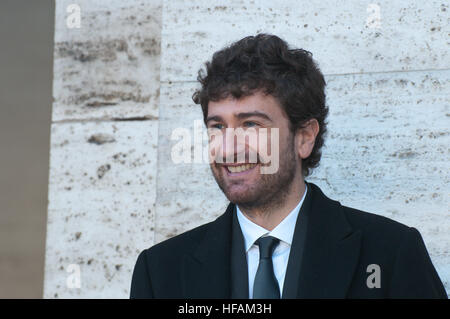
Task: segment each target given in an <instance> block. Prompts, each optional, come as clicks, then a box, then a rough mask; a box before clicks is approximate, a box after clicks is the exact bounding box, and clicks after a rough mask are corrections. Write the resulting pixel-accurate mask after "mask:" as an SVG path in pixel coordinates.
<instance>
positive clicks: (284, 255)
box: [236, 185, 308, 299]
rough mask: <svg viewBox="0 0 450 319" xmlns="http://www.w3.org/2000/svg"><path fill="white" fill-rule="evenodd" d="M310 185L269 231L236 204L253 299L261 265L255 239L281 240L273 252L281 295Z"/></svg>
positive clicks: (251, 297) (249, 288)
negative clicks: (271, 237)
mask: <svg viewBox="0 0 450 319" xmlns="http://www.w3.org/2000/svg"><path fill="white" fill-rule="evenodd" d="M307 190H308V187H307V186H306V185H305V193H304V194H303V197H302V199H301V200H300V202H299V203H298V205H297V206H296V207H295V208H294V209H293V210H292V211H291V212H290V213H289V215H287V216H286V217H285V218H284V219H283V220H282V221H281V223H279V224H278V225H277V226H276V227H275V228H274V229H273V230H272V231H269V230H267V229H265V228H263V227H261V226H259V225H257V224H255V223H254V222H252V221H251V220H250V219H248V218H247V217H246V216H245V215H244V214H243V213H242V212H241V210H240V209H239V206H237V205H236V211H237V217H238V221H239V225H240V227H241V230H242V234H243V235H244V243H245V252H246V256H247V265H248V292H249V298H250V299H253V283H254V282H255V275H256V271H257V270H258V265H259V248H258V246H257V245H255V241H256V240H257V239H258V238H259V237H261V236H273V237H275V238H278V239H279V240H280V242H279V244H278V246H277V247H276V248H275V250H274V252H273V254H272V262H273V271H274V273H275V277H276V279H277V281H278V286H279V287H280V296H281V294H282V293H283V284H284V277H285V276H286V268H287V263H288V260H289V253H290V251H291V245H292V238H293V237H294V230H295V224H296V222H297V216H298V213H299V211H300V208H301V206H302V204H303V200H304V199H305V196H306V192H307Z"/></svg>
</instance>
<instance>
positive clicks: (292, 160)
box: [211, 134, 299, 211]
mask: <svg viewBox="0 0 450 319" xmlns="http://www.w3.org/2000/svg"><path fill="white" fill-rule="evenodd" d="M286 148H287V149H286V150H285V151H283V150H280V154H284V155H285V156H280V158H279V163H280V165H279V168H278V171H277V172H276V173H274V174H261V173H260V174H259V178H258V180H257V182H256V183H254V184H252V185H249V186H248V187H247V188H246V189H245V190H244V191H242V192H231V191H230V188H231V187H232V186H233V185H230V184H229V183H228V182H227V180H226V178H225V177H224V176H223V171H222V170H221V167H220V164H219V165H218V164H216V163H212V164H211V171H212V173H213V176H214V178H215V180H216V182H217V184H218V186H219V188H220V189H221V190H222V192H223V193H224V194H225V196H226V197H227V198H228V200H229V201H230V202H232V203H234V204H237V205H239V207H240V208H242V209H246V210H247V211H252V210H255V209H257V210H262V211H264V210H265V211H271V210H273V209H276V208H278V207H281V206H282V205H283V203H284V202H285V200H286V197H287V196H288V195H289V193H290V191H291V188H292V185H293V181H294V180H295V178H296V177H297V172H298V165H299V163H298V157H297V156H296V152H295V149H294V138H293V134H291V135H290V137H289V141H288V143H287V147H286Z"/></svg>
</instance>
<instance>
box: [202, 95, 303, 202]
mask: <svg viewBox="0 0 450 319" xmlns="http://www.w3.org/2000/svg"><path fill="white" fill-rule="evenodd" d="M206 126H207V128H208V131H210V132H214V131H216V132H217V131H220V132H218V133H221V134H220V135H219V136H220V137H219V140H216V143H212V144H215V146H214V149H215V152H216V153H215V157H214V158H215V160H213V161H211V170H212V173H213V175H214V178H215V180H216V182H217V184H218V185H219V187H220V189H221V190H222V191H223V192H224V194H225V195H226V196H227V198H228V200H230V201H231V202H233V203H235V204H238V205H240V206H242V207H260V206H264V205H267V204H268V203H270V204H271V205H273V203H274V201H280V202H281V201H282V200H283V198H284V196H285V195H286V194H287V192H288V191H289V188H290V186H291V184H292V181H293V180H294V179H295V178H298V175H299V173H300V172H301V160H300V158H299V156H298V155H297V151H296V148H295V144H296V143H295V137H294V134H293V133H292V132H290V130H289V119H288V117H287V115H286V114H285V112H284V111H283V109H282V108H281V106H280V105H279V103H278V101H277V100H276V99H275V98H274V97H273V96H271V95H264V94H263V93H260V92H258V93H255V94H253V95H251V96H248V97H244V98H242V99H239V100H236V99H232V98H227V99H224V100H221V101H217V102H213V101H211V102H210V103H209V105H208V117H207V119H206ZM231 129H238V130H241V132H242V131H244V132H248V131H251V132H252V133H254V135H256V139H257V143H255V140H254V139H252V138H246V139H239V138H237V137H236V136H235V135H233V134H230V133H231V131H232V130H231ZM275 131H278V136H276V134H272V133H273V132H275ZM264 132H267V134H265V135H264V134H263V133H264ZM210 136H211V134H210ZM274 136H275V137H274ZM215 138H217V136H215ZM274 139H276V140H274ZM275 143H277V144H275ZM274 145H275V146H278V148H277V147H274ZM280 154H281V156H280ZM253 155H254V156H253ZM268 155H270V156H268ZM252 156H253V157H252ZM252 158H253V159H256V160H251V159H252ZM268 158H270V162H268ZM273 161H277V164H278V165H277V166H276V167H277V168H278V169H277V170H275V171H274V172H273V170H272V172H271V173H263V172H264V168H267V166H272V167H273V164H274V163H273ZM249 163H250V164H249ZM243 164H247V165H243ZM267 171H270V170H266V172H267Z"/></svg>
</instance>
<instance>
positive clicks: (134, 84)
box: [53, 0, 162, 121]
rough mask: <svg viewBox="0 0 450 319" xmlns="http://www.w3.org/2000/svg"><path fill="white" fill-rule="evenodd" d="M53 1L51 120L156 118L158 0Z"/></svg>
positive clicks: (158, 30)
mask: <svg viewBox="0 0 450 319" xmlns="http://www.w3.org/2000/svg"><path fill="white" fill-rule="evenodd" d="M71 3H73V1H70V0H64V1H57V3H56V4H57V5H56V19H55V23H56V24H55V49H54V83H53V96H54V104H53V121H60V120H68V119H85V118H91V119H92V118H103V119H105V118H111V119H112V118H134V117H138V118H139V117H141V118H142V117H147V118H155V117H157V116H158V103H157V101H158V99H159V73H160V72H159V68H160V63H159V61H160V51H161V49H160V48H161V44H160V42H161V40H160V39H161V38H160V36H161V10H162V8H161V6H162V2H161V1H160V0H152V1H144V0H140V1H139V0H132V1H117V0H115V1H87V0H84V1H77V2H76V3H77V4H78V5H79V7H80V9H81V11H80V14H81V27H80V28H79V29H77V28H71V29H70V28H68V27H67V24H66V21H67V19H68V18H69V13H66V9H67V6H68V5H69V4H71Z"/></svg>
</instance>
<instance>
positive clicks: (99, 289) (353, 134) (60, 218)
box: [44, 0, 450, 298]
mask: <svg viewBox="0 0 450 319" xmlns="http://www.w3.org/2000/svg"><path fill="white" fill-rule="evenodd" d="M69 3H71V2H69V1H59V2H57V7H56V34H55V71H54V72H55V79H54V98H55V102H54V109H53V124H52V150H51V163H50V165H51V168H50V186H49V187H50V188H49V222H48V235H47V236H48V237H47V263H46V281H45V293H44V294H45V297H49V298H53V297H117V298H122V297H125V298H126V297H127V296H128V291H129V284H130V279H131V271H132V268H133V266H134V263H135V259H136V257H137V253H138V252H139V251H140V250H142V249H143V248H147V247H149V246H151V245H152V244H154V243H157V242H160V241H162V240H164V239H166V238H170V237H172V236H174V235H176V234H179V233H181V232H183V231H186V230H188V229H191V228H193V227H195V226H198V225H200V224H203V223H205V222H208V221H212V220H213V219H214V218H215V217H217V216H219V215H220V214H221V213H222V212H223V210H224V208H225V207H226V204H227V201H226V198H225V197H224V196H223V194H222V193H221V192H220V190H219V188H218V187H217V185H216V184H215V181H214V179H213V178H212V176H211V174H210V171H209V168H208V166H207V164H197V163H192V164H177V165H174V163H173V162H172V161H171V149H172V147H173V145H174V141H173V140H172V139H171V134H172V132H173V130H174V129H175V128H180V127H182V128H186V129H189V130H190V131H191V132H192V134H194V124H195V120H201V118H202V114H201V110H200V108H199V107H198V106H197V105H195V104H194V103H193V102H192V100H191V96H192V93H193V91H194V89H195V88H196V87H197V83H196V75H197V71H198V69H199V68H201V67H202V66H203V63H204V62H205V61H206V60H208V59H210V57H211V56H212V54H213V53H214V52H215V51H216V50H218V49H220V48H222V47H224V46H225V45H228V44H230V43H231V42H233V41H235V40H238V39H240V38H242V37H244V36H247V35H254V34H256V33H257V32H267V33H272V34H276V35H278V36H280V37H282V38H284V39H285V40H286V41H288V42H289V43H290V44H291V45H292V46H294V47H301V48H304V49H307V50H309V51H311V52H312V53H313V56H314V58H315V59H316V61H318V63H319V65H320V67H321V69H322V71H323V72H324V74H325V77H326V81H327V103H328V105H329V108H330V116H329V120H328V122H329V133H328V136H327V139H326V142H325V146H324V149H323V158H322V161H321V165H320V167H319V168H318V169H316V171H315V172H314V174H313V175H312V176H311V177H309V178H308V180H309V181H311V182H314V183H316V184H317V185H319V186H320V187H321V188H322V189H323V190H324V192H325V193H326V194H327V195H328V196H329V197H331V198H333V199H336V200H339V201H340V202H341V203H342V204H343V205H347V206H350V207H354V208H358V209H361V210H365V211H369V212H372V213H377V214H380V215H384V216H387V217H390V218H392V219H395V220H397V221H399V222H402V223H405V224H407V225H409V226H414V227H416V228H417V229H418V230H419V231H420V232H421V234H422V236H423V238H424V241H425V243H426V245H427V248H428V250H429V253H430V255H431V258H432V260H433V263H434V265H435V267H436V269H437V270H438V272H439V274H440V276H441V278H442V280H443V281H444V284H445V286H446V289H447V291H450V266H449V265H450V253H449V251H450V218H449V217H450V215H449V209H448V208H449V207H450V202H449V196H448V195H449V192H448V185H449V182H450V174H449V172H450V164H449V163H450V161H449V160H450V156H449V155H450V154H449V149H448V145H449V142H450V136H449V131H448V120H449V113H450V110H449V105H450V103H449V102H450V97H449V93H450V68H449V67H450V57H449V53H448V44H449V43H448V33H449V30H448V25H449V24H448V12H449V10H450V8H449V6H448V5H447V4H445V3H444V4H443V2H440V1H429V2H427V3H424V2H422V1H409V2H395V3H392V2H389V1H379V2H377V4H373V3H371V2H368V1H367V2H364V1H363V2H361V1H353V0H352V1H347V2H343V3H341V5H340V6H336V5H335V2H334V1H313V2H311V1H308V2H299V1H293V0H292V1H291V0H289V1H288V0H285V1H279V2H276V4H277V6H274V4H273V2H271V1H265V0H260V1H238V0H233V1H216V2H214V3H213V4H212V2H211V1H206V0H203V1H195V2H194V1H191V2H190V1H182V0H171V1H163V2H158V1H149V0H147V1H144V0H142V1H137V0H135V1H128V2H120V1H96V2H95V3H96V4H95V5H94V4H93V3H92V2H88V1H86V2H80V1H78V2H77V3H80V7H81V9H82V11H81V14H82V17H83V20H82V26H81V28H80V29H78V30H72V29H68V28H67V27H66V26H65V21H64V19H65V17H66V16H67V13H65V10H66V7H67V5H68V4H69ZM125 3H126V5H124V4H125ZM159 48H161V50H159ZM160 53H161V54H160ZM159 92H160V94H159ZM380 236H382V234H380ZM69 264H78V265H80V273H81V288H68V287H67V284H66V279H67V277H68V276H69V275H70V274H71V273H69V272H67V271H66V270H67V267H68V265H69Z"/></svg>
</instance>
